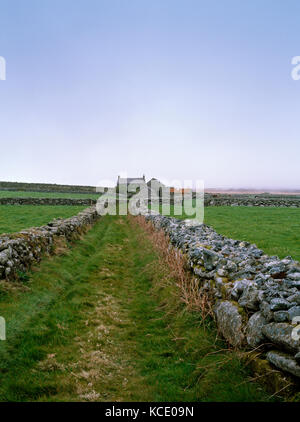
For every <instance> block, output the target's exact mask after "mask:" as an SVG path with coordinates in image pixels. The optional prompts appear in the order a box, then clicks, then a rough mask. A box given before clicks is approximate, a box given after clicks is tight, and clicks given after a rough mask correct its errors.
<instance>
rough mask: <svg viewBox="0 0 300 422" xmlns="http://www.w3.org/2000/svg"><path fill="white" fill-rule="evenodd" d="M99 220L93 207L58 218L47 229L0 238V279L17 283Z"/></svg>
mask: <svg viewBox="0 0 300 422" xmlns="http://www.w3.org/2000/svg"><path fill="white" fill-rule="evenodd" d="M98 217H99V215H98V213H97V211H96V208H95V207H90V208H87V209H85V210H84V211H82V212H80V213H79V214H78V215H76V216H74V217H71V218H67V219H56V220H53V221H52V222H50V223H48V224H47V225H45V226H41V227H34V228H30V229H27V230H23V231H21V232H18V233H13V234H3V235H1V236H0V279H8V280H15V279H18V278H20V276H21V274H23V273H24V272H25V271H27V270H28V269H30V267H31V266H32V265H33V264H35V263H37V262H39V261H40V260H41V258H42V257H43V255H45V254H52V253H54V252H55V249H56V246H57V245H61V244H63V243H65V241H66V240H72V239H74V238H76V237H77V236H78V235H80V234H81V233H83V232H85V231H86V230H87V228H88V227H90V226H91V225H92V224H93V223H94V222H95V221H96V220H97V218H98Z"/></svg>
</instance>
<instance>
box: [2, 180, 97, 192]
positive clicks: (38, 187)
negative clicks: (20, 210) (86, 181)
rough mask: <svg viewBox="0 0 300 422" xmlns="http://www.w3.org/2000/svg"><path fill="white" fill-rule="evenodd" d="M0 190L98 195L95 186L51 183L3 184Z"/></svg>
mask: <svg viewBox="0 0 300 422" xmlns="http://www.w3.org/2000/svg"><path fill="white" fill-rule="evenodd" d="M0 190H2V191H3V190H7V191H25V192H26V191H30V192H63V193H96V187H95V186H78V185H57V184H51V183H19V182H1V181H0Z"/></svg>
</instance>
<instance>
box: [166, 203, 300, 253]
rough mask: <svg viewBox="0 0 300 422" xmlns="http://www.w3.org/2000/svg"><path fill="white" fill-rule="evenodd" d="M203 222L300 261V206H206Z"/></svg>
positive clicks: (272, 251)
mask: <svg viewBox="0 0 300 422" xmlns="http://www.w3.org/2000/svg"><path fill="white" fill-rule="evenodd" d="M171 215H174V210H173V209H172V208H171ZM176 217H177V218H189V217H187V216H185V215H182V216H176ZM204 222H205V223H206V224H208V225H210V226H212V227H213V228H214V229H215V230H216V231H217V232H218V233H220V234H223V235H224V236H228V237H231V238H233V239H238V240H245V241H248V242H251V243H255V244H256V245H257V246H258V247H259V248H260V249H263V250H264V251H265V252H266V253H267V254H269V255H278V256H279V257H280V258H284V257H285V256H287V255H291V256H292V257H293V258H294V259H296V260H298V261H300V242H299V239H300V208H275V207H274V208H273V207H231V206H222V207H205V210H204Z"/></svg>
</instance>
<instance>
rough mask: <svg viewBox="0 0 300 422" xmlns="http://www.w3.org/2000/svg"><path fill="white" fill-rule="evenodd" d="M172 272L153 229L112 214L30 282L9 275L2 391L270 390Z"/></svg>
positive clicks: (257, 393) (39, 397)
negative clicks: (196, 308)
mask: <svg viewBox="0 0 300 422" xmlns="http://www.w3.org/2000/svg"><path fill="white" fill-rule="evenodd" d="M166 272H168V268H164V266H163V264H161V263H160V261H159V260H158V257H157V252H156V251H155V250H154V249H153V246H152V243H151V242H150V240H149V239H148V237H147V235H146V234H145V232H143V231H142V229H141V228H140V227H138V226H137V225H135V224H134V223H132V221H131V222H130V220H129V219H127V218H125V217H111V216H110V217H105V218H103V219H101V220H100V221H99V222H98V223H97V224H96V225H95V226H94V227H93V229H92V230H91V231H90V232H89V233H88V234H87V235H86V236H85V237H84V239H83V240H81V241H79V242H78V243H77V244H76V245H74V246H73V247H72V248H71V249H70V250H69V252H68V253H67V254H66V255H64V256H59V257H54V258H52V259H46V260H44V261H43V262H42V264H41V265H40V267H39V268H38V269H37V270H36V271H35V272H33V273H32V274H31V277H30V282H29V283H28V284H27V286H26V287H25V288H24V286H19V285H17V284H14V285H11V284H10V285H7V284H2V285H1V294H0V315H2V316H4V317H5V318H6V321H7V341H5V342H0V377H1V379H0V400H1V401H4V400H10V401H61V400H67V401H69V400H70V401H75V400H84V401H89V400H92V401H94V400H100V401H120V400H129V401H131V400H137V401H152V400H153V401H156V400H157V401H159V400H161V401H196V400H197V401H259V400H267V396H266V394H265V393H264V391H263V390H262V389H261V387H260V386H259V385H258V384H256V383H254V382H250V381H249V378H248V376H249V374H248V373H247V371H246V370H245V369H244V368H243V366H242V365H241V363H240V360H239V358H238V356H237V355H236V354H235V353H234V352H232V351H228V350H226V348H225V349H224V344H223V343H222V342H221V341H219V340H216V331H215V329H214V327H213V326H212V325H210V324H209V323H207V324H205V325H204V324H203V323H201V318H200V315H199V313H195V312H194V313H193V312H188V311H187V310H186V309H185V308H184V306H183V304H182V302H181V301H180V299H179V296H178V288H177V287H176V284H175V282H174V283H172V282H170V283H168V284H163V283H162V282H161V280H162V279H163V277H164V274H165V273H166Z"/></svg>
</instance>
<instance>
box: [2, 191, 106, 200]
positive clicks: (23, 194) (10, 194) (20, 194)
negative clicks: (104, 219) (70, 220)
mask: <svg viewBox="0 0 300 422" xmlns="http://www.w3.org/2000/svg"><path fill="white" fill-rule="evenodd" d="M0 198H70V199H98V198H99V194H97V193H65V192H29V191H8V190H0Z"/></svg>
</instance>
